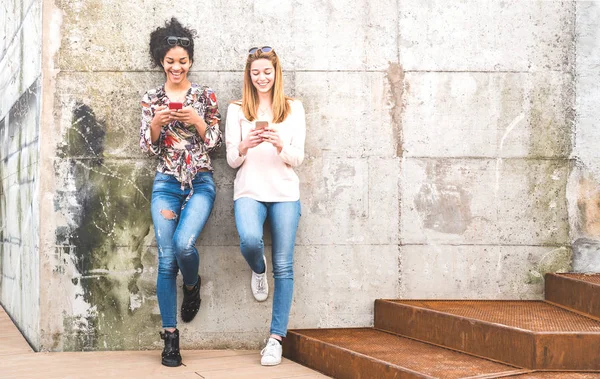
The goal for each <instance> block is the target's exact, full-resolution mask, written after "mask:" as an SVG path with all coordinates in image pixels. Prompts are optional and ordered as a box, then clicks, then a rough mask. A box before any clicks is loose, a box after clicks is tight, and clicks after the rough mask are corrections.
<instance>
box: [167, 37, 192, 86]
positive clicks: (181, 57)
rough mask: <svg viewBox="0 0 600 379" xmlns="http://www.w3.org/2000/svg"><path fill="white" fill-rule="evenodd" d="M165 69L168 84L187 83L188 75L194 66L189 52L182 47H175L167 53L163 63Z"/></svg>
mask: <svg viewBox="0 0 600 379" xmlns="http://www.w3.org/2000/svg"><path fill="white" fill-rule="evenodd" d="M162 65H163V69H164V70H165V74H167V82H171V83H172V84H181V83H183V82H185V81H187V74H188V72H189V71H190V67H191V66H192V61H191V59H190V56H189V54H188V52H187V51H186V50H185V49H184V48H183V47H181V46H175V47H174V48H172V49H171V50H169V51H167V54H165V58H164V59H163V61H162Z"/></svg>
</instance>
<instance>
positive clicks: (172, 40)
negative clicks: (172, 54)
mask: <svg viewBox="0 0 600 379" xmlns="http://www.w3.org/2000/svg"><path fill="white" fill-rule="evenodd" d="M165 39H166V40H167V43H168V44H169V46H177V45H180V46H184V47H187V46H189V45H190V39H189V38H187V37H175V36H168V37H167V38H165Z"/></svg>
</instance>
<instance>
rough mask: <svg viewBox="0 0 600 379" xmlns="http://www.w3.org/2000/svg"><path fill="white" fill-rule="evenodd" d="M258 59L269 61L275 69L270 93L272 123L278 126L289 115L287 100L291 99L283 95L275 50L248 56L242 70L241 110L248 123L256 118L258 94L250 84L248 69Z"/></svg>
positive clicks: (279, 68) (281, 73)
mask: <svg viewBox="0 0 600 379" xmlns="http://www.w3.org/2000/svg"><path fill="white" fill-rule="evenodd" d="M259 59H267V60H269V61H270V62H271V64H273V68H274V69H275V80H274V83H273V87H272V91H271V102H272V107H273V122H274V123H276V124H279V123H280V122H283V121H284V120H285V119H286V117H287V116H288V115H289V114H290V112H291V107H290V104H289V102H288V100H292V98H290V97H287V96H285V94H284V93H283V72H282V71H281V64H280V63H279V57H278V56H277V54H275V50H271V51H269V52H268V53H265V52H263V51H262V50H260V49H258V50H257V51H256V52H255V53H254V54H250V55H248V59H247V60H246V68H245V69H244V86H243V88H242V101H241V103H242V110H243V112H244V116H245V117H246V119H247V120H248V121H254V120H256V119H257V118H258V116H257V113H256V111H257V109H258V92H257V91H256V88H255V87H254V85H253V84H252V77H251V76H250V67H251V66H252V63H253V62H254V61H256V60H259Z"/></svg>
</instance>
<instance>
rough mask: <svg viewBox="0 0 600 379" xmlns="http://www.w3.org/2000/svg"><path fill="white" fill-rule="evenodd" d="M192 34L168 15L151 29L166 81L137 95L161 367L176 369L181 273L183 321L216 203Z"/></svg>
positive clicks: (210, 101) (211, 101)
mask: <svg viewBox="0 0 600 379" xmlns="http://www.w3.org/2000/svg"><path fill="white" fill-rule="evenodd" d="M195 34H196V33H195V31H194V30H191V29H188V28H186V27H184V26H182V25H181V24H180V23H179V21H177V19H175V18H172V19H171V20H169V21H167V22H166V23H165V26H163V27H159V28H157V29H156V30H155V31H153V32H152V33H151V34H150V57H151V58H152V62H153V63H154V64H155V65H156V66H158V67H161V68H162V69H163V70H164V72H165V77H166V81H165V83H164V84H163V85H161V86H160V87H158V88H155V89H151V90H149V91H148V92H146V94H144V97H143V98H142V125H141V129H140V147H141V148H142V150H144V151H146V152H147V153H149V154H150V155H154V156H158V167H157V172H156V176H155V178H154V184H153V187H152V202H151V213H152V221H153V223H154V231H155V235H156V242H157V244H158V280H157V284H156V295H157V297H158V305H159V308H160V315H161V318H162V327H163V328H164V332H162V333H160V335H161V338H162V339H163V340H164V344H165V345H164V350H163V352H162V364H163V365H165V366H179V365H180V364H181V354H180V352H179V330H177V288H176V278H177V273H178V271H181V275H182V276H183V288H182V291H183V302H182V304H181V320H182V321H184V322H190V321H192V319H193V318H194V317H195V316H196V314H197V313H198V309H199V308H200V276H199V275H198V266H199V256H198V251H197V250H196V247H195V244H196V240H197V238H198V236H199V235H200V232H201V231H202V229H203V228H204V225H205V224H206V221H207V219H208V216H209V215H210V212H211V210H212V207H213V203H214V200H215V183H214V181H213V174H212V171H213V167H212V164H211V159H210V156H209V153H210V152H211V151H212V150H214V149H215V148H216V147H218V146H219V145H220V144H221V131H220V129H219V121H220V119H221V115H220V114H219V111H218V107H217V98H216V96H215V93H214V92H213V91H212V89H210V88H209V87H207V86H200V85H198V84H195V83H192V82H190V80H189V79H188V72H189V70H190V67H191V66H192V63H193V59H194V39H193V38H194V36H195Z"/></svg>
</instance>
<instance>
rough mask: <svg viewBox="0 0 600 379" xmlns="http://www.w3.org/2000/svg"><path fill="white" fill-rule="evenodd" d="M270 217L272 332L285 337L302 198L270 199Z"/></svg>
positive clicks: (290, 303)
mask: <svg viewBox="0 0 600 379" xmlns="http://www.w3.org/2000/svg"><path fill="white" fill-rule="evenodd" d="M268 217H269V221H270V224H271V238H272V240H273V247H272V250H273V277H274V278H275V291H274V294H273V312H272V317H271V334H276V335H278V336H281V337H285V336H286V334H287V326H288V320H289V317H290V308H291V307H292V296H293V293H294V245H295V244H296V231H297V230H298V222H299V220H300V201H299V200H298V201H290V202H280V203H270V205H269V208H268Z"/></svg>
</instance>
